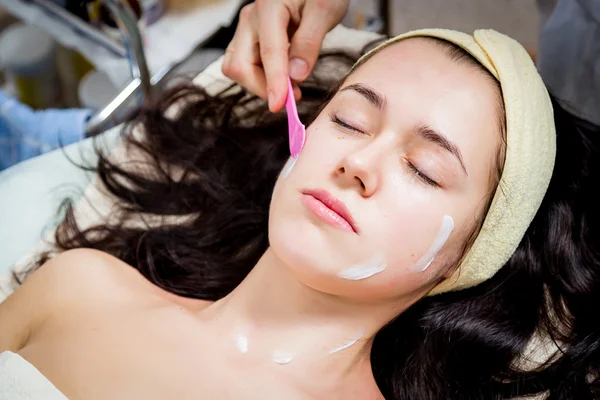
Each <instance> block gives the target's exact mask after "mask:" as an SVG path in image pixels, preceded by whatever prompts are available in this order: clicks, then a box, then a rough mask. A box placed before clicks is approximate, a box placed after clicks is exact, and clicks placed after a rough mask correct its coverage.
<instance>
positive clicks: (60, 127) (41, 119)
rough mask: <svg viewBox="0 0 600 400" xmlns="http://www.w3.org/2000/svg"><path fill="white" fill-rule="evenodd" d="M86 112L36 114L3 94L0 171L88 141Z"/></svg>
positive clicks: (52, 111)
mask: <svg viewBox="0 0 600 400" xmlns="http://www.w3.org/2000/svg"><path fill="white" fill-rule="evenodd" d="M91 114H92V111H91V110H85V109H65V110H60V109H48V110H41V111H36V110H32V109H31V108H30V107H28V106H26V105H24V104H22V103H20V102H19V101H17V100H16V99H14V98H12V97H10V96H8V95H7V94H6V93H4V92H2V91H0V171H2V170H3V169H6V168H8V167H10V166H11V165H14V164H16V163H18V162H20V161H24V160H27V159H29V158H32V157H35V156H39V155H40V154H43V153H47V152H49V151H52V150H55V149H57V148H59V147H60V146H66V145H68V144H71V143H75V142H78V141H80V140H82V139H84V138H85V123H86V121H87V119H88V118H89V117H90V115H91Z"/></svg>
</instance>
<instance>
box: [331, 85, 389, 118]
mask: <svg viewBox="0 0 600 400" xmlns="http://www.w3.org/2000/svg"><path fill="white" fill-rule="evenodd" d="M345 90H354V91H355V92H357V93H358V94H360V95H362V96H363V97H364V98H365V99H367V100H368V101H369V103H371V104H373V105H374V106H375V107H377V109H379V111H384V112H385V110H386V108H387V99H386V98H385V96H384V95H382V94H380V93H378V92H377V91H375V90H374V89H371V88H370V87H368V86H367V85H364V84H362V83H353V84H351V85H348V86H346V87H344V88H343V89H342V90H340V91H341V92H343V91H345Z"/></svg>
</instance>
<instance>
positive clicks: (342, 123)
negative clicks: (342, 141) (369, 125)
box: [329, 113, 366, 135]
mask: <svg viewBox="0 0 600 400" xmlns="http://www.w3.org/2000/svg"><path fill="white" fill-rule="evenodd" d="M329 119H330V120H331V122H333V123H334V124H337V125H339V126H341V127H342V128H344V129H348V130H351V131H353V132H356V133H360V134H362V135H366V133H365V132H363V131H361V130H360V129H358V128H355V127H353V126H352V125H350V124H349V123H347V122H345V121H343V120H341V119H340V118H339V117H338V116H337V114H334V113H332V114H329Z"/></svg>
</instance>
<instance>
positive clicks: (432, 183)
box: [329, 113, 440, 189]
mask: <svg viewBox="0 0 600 400" xmlns="http://www.w3.org/2000/svg"><path fill="white" fill-rule="evenodd" d="M329 119H330V120H331V122H333V123H334V124H336V125H338V126H339V127H341V128H344V129H346V130H349V131H351V132H353V133H354V134H359V135H368V133H365V132H363V131H361V130H360V129H358V128H355V127H354V126H352V125H350V124H349V123H347V122H345V121H344V120H342V119H340V118H339V117H338V116H337V114H336V113H331V114H329ZM406 165H407V167H408V169H409V170H410V171H411V173H412V174H413V175H416V176H417V178H418V179H420V180H421V181H422V182H423V183H425V184H426V185H429V186H431V187H433V188H435V189H439V187H440V185H439V183H437V182H436V181H434V180H433V179H431V178H430V177H428V176H427V175H425V174H424V173H423V172H421V171H420V170H419V169H418V168H417V167H415V165H414V164H412V163H411V162H410V161H408V160H406Z"/></svg>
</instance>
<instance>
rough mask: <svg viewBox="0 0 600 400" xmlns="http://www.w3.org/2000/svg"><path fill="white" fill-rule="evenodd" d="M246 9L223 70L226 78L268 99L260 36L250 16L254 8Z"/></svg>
mask: <svg viewBox="0 0 600 400" xmlns="http://www.w3.org/2000/svg"><path fill="white" fill-rule="evenodd" d="M246 7H248V6H246ZM246 7H244V8H243V9H242V11H241V12H240V21H239V23H238V26H237V28H236V31H235V34H234V36H233V39H232V40H231V43H229V46H227V50H226V52H225V57H224V60H223V66H222V68H221V69H222V71H223V74H224V75H225V76H227V77H229V78H231V79H233V80H234V81H236V82H238V83H239V84H240V85H241V86H243V87H244V88H245V89H247V90H248V91H250V92H252V93H254V94H256V95H257V96H259V97H262V98H263V99H266V98H267V90H266V79H265V73H264V70H263V68H262V67H261V66H260V54H259V50H258V36H257V33H256V31H255V30H254V29H253V27H252V24H251V23H250V18H251V16H250V15H249V14H250V13H251V12H252V8H250V7H249V8H246ZM244 10H245V11H244Z"/></svg>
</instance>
